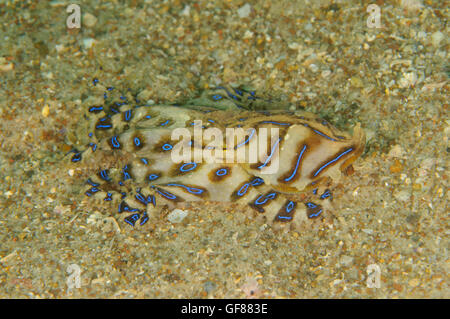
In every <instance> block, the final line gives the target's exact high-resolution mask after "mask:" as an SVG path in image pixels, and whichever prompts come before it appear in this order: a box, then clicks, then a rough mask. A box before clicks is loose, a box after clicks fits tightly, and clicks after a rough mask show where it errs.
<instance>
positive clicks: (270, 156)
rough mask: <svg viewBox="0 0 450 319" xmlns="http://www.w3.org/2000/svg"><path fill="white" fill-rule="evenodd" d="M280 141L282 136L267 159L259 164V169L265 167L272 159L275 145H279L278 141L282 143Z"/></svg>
mask: <svg viewBox="0 0 450 319" xmlns="http://www.w3.org/2000/svg"><path fill="white" fill-rule="evenodd" d="M280 141H281V137H280V138H279V139H278V141H276V143H275V145H274V146H273V147H272V150H271V151H270V155H269V157H267V158H266V160H265V161H264V164H262V165H259V166H258V169H261V168H263V167H265V166H266V165H267V163H268V162H269V161H270V159H271V158H272V156H273V152H274V151H275V147H277V145H278V143H280Z"/></svg>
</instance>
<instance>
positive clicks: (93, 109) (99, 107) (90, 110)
mask: <svg viewBox="0 0 450 319" xmlns="http://www.w3.org/2000/svg"><path fill="white" fill-rule="evenodd" d="M102 110H103V106H91V107H90V108H89V112H96V111H102Z"/></svg>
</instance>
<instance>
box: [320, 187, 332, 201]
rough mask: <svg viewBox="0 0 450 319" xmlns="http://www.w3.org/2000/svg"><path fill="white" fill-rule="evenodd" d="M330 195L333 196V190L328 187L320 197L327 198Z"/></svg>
mask: <svg viewBox="0 0 450 319" xmlns="http://www.w3.org/2000/svg"><path fill="white" fill-rule="evenodd" d="M330 196H331V192H330V190H329V189H327V190H326V191H325V192H324V193H323V194H322V195H321V196H320V198H321V199H325V198H327V197H330Z"/></svg>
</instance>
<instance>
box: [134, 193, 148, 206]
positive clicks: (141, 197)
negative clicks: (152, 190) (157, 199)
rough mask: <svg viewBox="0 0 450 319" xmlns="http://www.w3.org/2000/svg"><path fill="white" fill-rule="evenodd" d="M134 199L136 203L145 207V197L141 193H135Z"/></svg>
mask: <svg viewBox="0 0 450 319" xmlns="http://www.w3.org/2000/svg"><path fill="white" fill-rule="evenodd" d="M135 197H136V199H137V200H138V201H140V202H141V203H143V204H144V205H147V200H146V199H145V197H144V196H143V195H142V194H141V193H137V194H136V196H135Z"/></svg>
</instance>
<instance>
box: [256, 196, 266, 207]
mask: <svg viewBox="0 0 450 319" xmlns="http://www.w3.org/2000/svg"><path fill="white" fill-rule="evenodd" d="M263 197H264V195H260V196H259V197H258V198H257V199H256V200H255V203H254V204H255V205H262V204H265V203H266V202H267V198H264V200H263V201H262V202H259V200H260V199H261V198H263Z"/></svg>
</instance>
